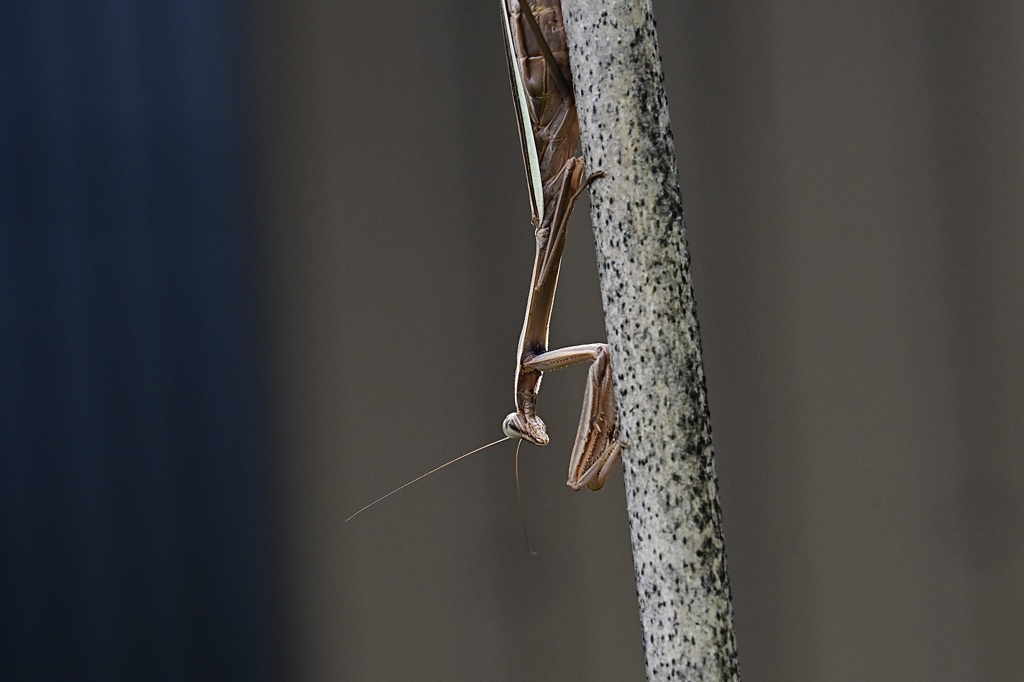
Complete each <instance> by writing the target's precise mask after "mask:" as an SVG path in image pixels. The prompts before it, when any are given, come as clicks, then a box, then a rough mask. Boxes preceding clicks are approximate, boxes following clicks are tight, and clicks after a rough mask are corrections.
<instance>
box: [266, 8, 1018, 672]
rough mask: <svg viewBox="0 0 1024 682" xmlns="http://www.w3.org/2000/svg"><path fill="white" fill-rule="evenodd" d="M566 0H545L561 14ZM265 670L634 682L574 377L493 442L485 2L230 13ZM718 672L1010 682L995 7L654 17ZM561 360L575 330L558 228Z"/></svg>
mask: <svg viewBox="0 0 1024 682" xmlns="http://www.w3.org/2000/svg"><path fill="white" fill-rule="evenodd" d="M565 1H566V2H568V1H569V0H565ZM256 6H257V14H256V16H255V18H254V33H253V35H254V37H255V41H256V46H257V55H258V57H257V60H256V62H255V63H256V66H257V76H256V77H255V78H256V80H255V84H256V86H257V88H256V91H257V93H258V96H257V101H256V102H255V103H254V106H255V109H254V112H255V115H256V117H257V121H258V126H259V136H258V138H257V139H258V140H259V145H260V148H259V149H258V153H259V158H260V159H261V168H262V170H261V183H262V196H261V199H260V202H261V215H262V220H263V230H264V246H265V265H266V267H267V276H266V278H265V285H264V286H265V291H266V292H267V295H268V306H269V307H268V315H269V319H270V324H269V327H270V331H271V342H270V346H269V347H270V355H269V360H270V361H271V363H272V371H273V382H272V386H273V391H272V398H271V406H272V412H271V414H273V415H274V417H275V418H274V420H273V423H272V424H271V429H272V431H273V435H274V453H275V454H274V474H275V475H274V503H275V507H274V509H275V514H276V518H277V519H278V521H277V524H276V526H275V537H276V539H277V542H278V544H277V553H276V556H277V557H278V558H277V569H278V576H279V578H278V583H277V584H278V587H279V588H280V592H279V595H278V600H277V604H278V606H277V613H278V620H277V621H276V631H277V633H278V635H279V636H280V637H282V638H283V639H282V640H281V641H283V642H284V646H285V648H284V654H283V655H282V658H281V664H282V670H284V671H286V672H287V673H288V675H287V676H288V677H289V678H290V679H296V680H300V679H301V680H312V679H348V680H423V679H438V680H440V679H444V680H480V679H487V680H584V679H585V680H641V679H644V673H643V659H642V647H641V638H640V631H639V622H638V618H637V613H636V605H635V601H634V584H633V577H632V566H631V559H630V553H629V538H628V531H627V526H626V516H625V509H624V495H623V489H622V483H621V475H620V474H619V473H616V474H614V475H613V477H612V479H611V481H610V483H609V484H608V485H607V487H606V488H605V490H603V491H601V492H600V493H597V494H591V493H589V492H585V493H578V494H574V493H571V492H570V491H569V490H568V489H567V488H565V487H564V485H563V481H564V478H565V469H566V463H567V458H568V452H569V448H570V442H571V439H572V437H573V434H574V432H575V428H576V420H577V414H578V408H579V403H580V398H581V391H582V386H583V378H584V376H585V370H584V369H582V368H581V369H574V370H566V371H564V372H560V373H558V374H555V375H552V376H549V377H548V378H547V379H546V380H545V382H544V383H545V385H544V392H543V394H542V397H541V401H542V402H541V408H542V414H543V415H544V416H545V418H546V420H547V422H548V424H549V428H550V431H551V432H552V434H553V438H552V442H551V444H550V445H549V446H548V447H547V448H545V449H536V448H528V447H527V448H524V450H523V452H522V457H521V462H520V470H521V476H522V487H523V502H524V507H525V513H526V524H527V528H528V530H529V534H530V542H531V544H532V546H533V547H534V548H535V549H536V550H537V552H538V555H537V556H531V555H530V554H528V553H527V551H526V547H525V544H524V541H523V537H522V530H521V528H520V523H519V519H518V515H517V511H516V502H515V493H514V485H513V467H512V457H513V455H512V452H513V448H512V447H511V446H510V445H509V444H507V443H506V444H503V445H501V446H499V447H496V448H494V449H493V450H491V451H490V452H488V453H486V454H481V455H479V456H477V457H475V458H472V459H470V460H468V461H465V462H462V463H460V464H458V465H457V466H455V467H452V468H450V469H448V470H446V471H445V472H443V473H440V474H438V475H436V476H434V477H433V478H431V479H428V480H426V481H423V482H421V483H418V484H417V485H416V486H414V487H412V488H410V489H408V490H405V491H402V492H401V493H400V494H399V495H396V496H394V497H393V498H391V499H389V500H388V501H387V502H386V503H383V504H380V505H378V506H377V507H375V508H373V509H372V510H370V511H368V512H366V513H365V514H364V515H362V516H360V517H358V518H357V519H355V520H354V521H353V522H351V523H349V524H343V520H344V519H345V517H347V516H348V515H349V514H350V513H352V512H354V511H355V510H356V509H358V508H359V507H361V506H363V505H364V504H365V503H367V502H369V501H370V500H372V499H374V498H375V497H377V496H378V495H380V494H383V493H384V492H386V491H388V490H389V489H391V488H393V487H395V486H397V485H399V484H401V483H403V482H405V481H407V480H409V479H411V478H413V477H415V476H417V475H419V474H420V473H422V472H423V471H425V470H427V469H429V468H431V467H433V466H435V465H437V464H439V463H441V462H443V461H445V460H446V459H448V458H451V457H453V456H455V455H457V454H459V453H461V452H464V451H466V450H469V449H471V448H474V447H476V446H478V445H481V444H483V443H485V442H488V441H489V440H493V439H494V438H497V437H499V436H500V435H501V434H500V423H501V420H502V418H503V417H504V415H505V414H506V413H507V412H508V411H509V410H510V409H511V407H512V376H513V369H514V354H515V347H516V341H517V339H518V334H519V328H520V324H521V320H522V314H523V308H524V304H525V298H526V289H527V282H528V277H529V271H530V265H531V258H532V251H533V237H532V232H531V227H530V224H529V208H528V203H527V191H526V186H525V181H524V178H523V171H522V165H521V161H520V159H519V157H518V154H519V145H518V142H517V133H516V131H515V121H514V118H513V109H512V104H511V100H510V94H509V88H508V83H507V76H506V71H505V62H504V55H503V53H502V50H503V45H502V40H501V37H500V31H499V24H498V8H497V3H496V2H494V0H488V1H482V2H475V1H474V2H469V1H467V0H437V1H436V2H422V3H412V2H394V1H387V0H384V1H381V2H369V3H342V2H329V1H327V0H297V1H295V2H289V3H270V2H266V1H264V2H260V3H256ZM654 10H655V16H656V18H657V20H658V31H659V38H660V42H661V48H662V55H663V60H664V70H665V74H666V86H667V88H668V94H669V104H670V107H671V115H672V124H673V129H674V133H675V140H676V147H677V151H678V154H679V162H680V174H681V182H682V189H683V195H684V199H685V207H686V217H687V237H688V240H689V244H690V249H691V255H692V266H693V272H694V282H695V292H696V299H697V303H698V313H699V318H700V322H701V330H702V337H703V348H704V360H705V366H706V370H707V381H708V390H709V396H710V404H711V413H712V423H713V427H714V433H715V448H716V454H717V465H718V473H719V479H720V492H721V503H722V507H723V510H724V519H725V535H726V546H727V551H728V559H729V571H730V577H731V582H732V591H733V597H734V606H735V622H736V628H737V636H738V642H739V650H740V657H741V666H742V670H743V672H744V674H745V677H746V678H747V679H750V680H865V679H902V680H1009V679H1020V678H1022V677H1024V647H1022V646H1021V642H1022V641H1024V579H1022V576H1024V539H1022V530H1024V523H1022V522H1024V459H1022V457H1021V454H1022V445H1021V444H1022V442H1024V438H1022V437H1024V427H1022V419H1021V414H1022V412H1024V360H1022V357H1024V355H1022V353H1021V346H1022V342H1024V309H1022V307H1024V303H1022V294H1024V268H1022V267H1021V262H1022V260H1024V230H1022V229H1021V228H1022V225H1024V192H1022V181H1024V124H1022V121H1024V40H1022V39H1021V36H1022V35H1024V7H1022V6H1021V5H1020V4H1019V3H1011V2H1000V3H973V4H964V3H957V2H940V3H924V2H917V3H895V4H894V3H890V2H883V1H880V0H872V1H869V2H856V3H854V2H844V3H838V4H836V3H832V4H826V5H822V4H820V3H811V2H802V3H781V4H780V3H769V2H758V3H752V4H751V3H744V4H742V5H741V4H733V3H718V2H667V1H661V2H657V3H655V7H654ZM571 230H572V231H571V234H570V236H569V244H568V248H567V257H566V263H565V266H564V268H563V278H562V281H561V287H560V290H559V299H558V302H557V304H556V307H555V317H554V322H553V329H552V342H553V344H565V345H568V344H575V343H583V342H590V341H596V340H602V339H604V331H603V326H602V325H603V322H602V316H601V309H600V298H599V293H598V282H597V272H596V268H595V265H594V256H593V244H592V237H591V235H590V232H589V219H588V215H587V207H586V205H583V206H581V208H580V210H578V211H577V216H576V218H575V220H574V222H573V224H572V228H571Z"/></svg>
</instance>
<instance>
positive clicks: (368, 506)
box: [345, 436, 518, 523]
mask: <svg viewBox="0 0 1024 682" xmlns="http://www.w3.org/2000/svg"><path fill="white" fill-rule="evenodd" d="M507 440H511V436H505V437H504V438H499V439H498V440H496V441H494V442H493V443H488V444H487V445H483V446H481V447H478V448H477V449H476V450H470V451H469V452H467V453H466V454H464V455H459V456H458V457H456V458H455V459H453V460H450V461H448V462H445V463H444V464H442V465H441V466H439V467H434V468H433V469H431V470H430V471H428V472H427V473H425V474H422V475H420V476H417V477H416V478H414V479H412V480H411V481H409V482H408V483H405V484H403V485H400V486H398V487H397V488H395V489H394V490H392V491H391V492H389V493H388V494H387V495H383V496H381V497H378V498H377V499H376V500H374V501H373V502H371V503H370V504H368V505H366V506H365V507H363V508H362V509H360V510H359V511H357V512H356V513H355V514H353V515H352V516H350V517H348V518H347V519H345V523H348V522H349V521H351V520H352V519H354V518H355V517H357V516H359V515H360V514H362V513H363V512H364V511H366V510H367V509H369V508H370V507H372V506H373V505H375V504H377V503H378V502H380V501H381V500H386V499H387V498H389V497H391V496H392V495H394V494H395V493H397V492H398V491H399V490H402V489H403V488H408V487H409V486H411V485H412V484H413V483H415V482H416V481H422V480H423V479H424V478H426V477H427V476H429V475H430V474H434V473H437V472H438V471H440V470H441V469H444V468H445V467H446V466H450V465H452V464H455V463H456V462H458V461H459V460H462V459H466V458H467V457H469V456H470V455H475V454H476V453H478V452H481V451H483V450H486V449H487V448H489V447H491V446H493V445H497V444H498V443H504V442H505V441H507ZM517 472H518V470H517ZM517 475H518V473H517ZM517 484H518V479H517Z"/></svg>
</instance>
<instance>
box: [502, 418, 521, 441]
mask: <svg viewBox="0 0 1024 682" xmlns="http://www.w3.org/2000/svg"><path fill="white" fill-rule="evenodd" d="M518 417H519V415H518V414H516V413H515V412H513V413H512V414H510V415H509V416H507V417H505V421H503V422H502V423H501V430H502V431H504V432H505V435H506V436H508V437H509V438H513V439H515V440H519V439H521V438H522V437H523V430H522V428H521V427H520V426H519V419H518Z"/></svg>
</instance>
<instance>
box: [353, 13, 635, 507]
mask: <svg viewBox="0 0 1024 682" xmlns="http://www.w3.org/2000/svg"><path fill="white" fill-rule="evenodd" d="M500 2H501V19H502V26H503V28H504V34H505V45H506V48H507V51H506V54H507V56H508V67H509V76H510V78H511V81H512V95H513V100H514V101H515V106H516V118H517V121H518V123H519V139H520V142H521V143H522V151H523V163H524V164H525V166H526V177H527V181H528V184H529V189H530V209H531V212H532V216H533V226H534V235H535V237H536V241H537V250H536V255H535V258H534V262H533V275H532V277H531V279H530V292H529V296H528V298H527V303H526V318H525V320H524V321H523V331H522V333H521V334H520V336H519V347H518V349H517V351H516V353H517V354H516V380H515V402H516V410H515V412H512V413H511V414H509V415H508V416H507V417H505V421H504V423H503V424H502V430H503V431H504V432H505V436H506V437H505V438H502V439H500V440H497V441H494V442H493V443H489V444H488V445H485V446H483V447H481V448H477V449H476V450H473V451H472V452H468V453H466V454H464V455H461V456H459V457H457V458H455V459H453V460H451V461H450V462H447V463H446V464H443V465H441V466H439V467H437V468H435V469H432V470H431V471H428V472H427V473H425V474H423V475H422V476H419V477H418V478H415V479H413V480H412V481H409V482H408V483H406V484H405V485H403V486H401V487H399V488H396V489H395V490H393V491H391V492H390V493H388V494H387V495H384V496H383V497H381V498H379V499H377V500H375V501H374V502H371V503H370V504H368V505H367V506H366V507H363V509H360V510H359V511H357V512H356V513H355V514H353V515H352V516H350V517H349V519H351V518H352V517H354V516H355V515H356V514H359V513H360V512H362V511H363V510H365V509H367V508H369V507H370V506H372V505H374V504H376V503H377V502H380V501H381V500H383V499H385V498H386V497H389V496H390V495H393V494H394V493H396V492H398V491H399V490H401V489H402V488H405V487H406V486H409V485H412V484H413V483H415V482H416V481H419V480H421V479H422V478H425V477H426V476H429V475H430V474H432V473H434V472H435V471H438V470H440V469H442V468H444V467H446V466H448V465H450V464H454V463H455V462H457V461H459V460H461V459H464V458H466V457H469V456H470V455H473V454H476V453H477V452H480V451H481V450H484V449H486V448H489V447H491V446H492V445H496V444H497V443H500V442H503V441H505V440H509V439H513V440H519V441H520V443H521V442H522V441H523V440H526V441H529V442H531V443H533V444H534V445H547V443H548V434H547V428H546V426H545V425H544V422H543V420H541V418H540V417H539V416H538V415H537V393H538V391H539V390H540V382H541V378H542V376H543V373H544V372H546V371H549V370H555V369H561V368H562V367H568V366H569V365H574V364H577V363H581V362H589V363H591V364H590V371H589V373H588V375H587V384H586V389H585V391H584V394H583V411H582V413H581V415H580V423H579V427H578V429H577V431H576V441H575V443H574V444H573V449H572V454H571V455H570V457H569V478H568V480H567V482H566V484H567V485H568V486H569V487H570V488H572V489H573V490H581V489H582V488H584V487H587V488H589V489H590V490H600V489H601V487H602V486H604V483H605V480H606V479H607V478H608V475H609V473H610V472H611V469H612V467H613V466H614V464H615V462H616V461H617V460H618V459H619V455H620V453H621V451H622V444H621V443H620V442H619V440H618V431H619V427H618V413H617V410H616V406H615V388H614V386H613V384H612V364H611V354H610V352H609V349H608V346H607V344H604V343H591V344H584V345H580V346H569V347H567V348H560V349H556V350H548V330H549V327H550V324H551V311H552V307H553V305H554V301H555V289H556V287H557V284H558V271H559V268H560V266H561V262H562V252H563V250H564V249H565V234H566V227H567V225H568V222H569V216H570V215H571V214H572V209H573V207H574V206H575V204H576V199H577V198H578V197H579V195H580V194H581V193H582V192H583V190H585V189H586V188H587V186H588V185H589V184H590V183H591V182H593V181H594V180H595V179H597V178H598V177H600V176H601V173H594V174H593V175H591V176H589V177H586V178H584V173H585V171H584V164H583V159H582V158H581V157H577V156H576V148H577V147H578V146H579V139H580V129H579V120H578V118H577V114H576V102H575V97H574V95H573V92H572V73H571V71H570V69H569V54H568V48H567V45H566V40H565V27H564V25H563V23H562V6H561V2H560V0H500ZM516 452H517V454H518V449H517V451H516ZM517 480H518V479H517ZM349 519H346V521H348V520H349Z"/></svg>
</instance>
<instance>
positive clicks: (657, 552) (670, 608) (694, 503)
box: [562, 0, 739, 680]
mask: <svg viewBox="0 0 1024 682" xmlns="http://www.w3.org/2000/svg"><path fill="white" fill-rule="evenodd" d="M562 5H563V10H564V12H565V26H566V33H567V35H568V39H569V49H570V59H571V62H572V67H573V78H574V82H575V85H574V87H575V89H576V99H577V107H578V109H579V115H580V125H581V128H582V138H583V153H584V158H585V160H586V162H587V167H588V168H590V169H592V170H602V171H604V173H605V177H604V178H603V179H601V180H599V181H597V182H596V183H594V184H593V185H592V186H591V213H592V217H593V222H594V232H595V235H596V239H597V258H598V267H599V269H600V272H601V289H602V294H603V298H604V309H605V315H606V320H607V323H606V324H607V328H608V338H609V342H610V344H611V347H612V352H613V363H614V367H615V382H616V390H617V397H618V400H619V411H620V428H621V438H622V440H623V441H624V443H625V444H626V449H625V450H624V452H623V455H622V459H623V464H624V470H625V480H626V494H627V503H628V509H629V522H630V529H631V535H632V543H633V560H634V565H635V568H636V578H637V592H638V598H639V604H640V617H641V621H642V627H643V635H644V647H645V651H646V655H647V677H648V679H649V680H739V664H738V661H737V656H736V640H735V635H734V632H733V623H732V606H731V602H730V595H729V578H728V574H727V572H726V564H725V546H724V544H723V540H722V523H721V517H722V514H721V508H720V506H719V504H718V481H717V478H716V476H715V468H714V457H713V450H712V446H711V423H710V418H709V413H708V403H707V392H706V389H705V385H704V370H703V367H702V365H701V357H700V336H699V333H698V328H697V317H696V313H695V310H694V300H693V291H692V288H691V284H690V272H689V255H688V252H687V248H686V241H685V236H684V228H683V207H682V199H681V196H680V191H679V177H678V170H677V167H676V157H675V152H674V150H673V147H672V133H671V130H670V129H669V120H668V107H667V105H666V101H665V90H664V87H663V77H662V71H661V58H660V55H659V52H658V43H657V37H656V35H655V30H654V20H653V17H652V15H651V6H650V0H562Z"/></svg>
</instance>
